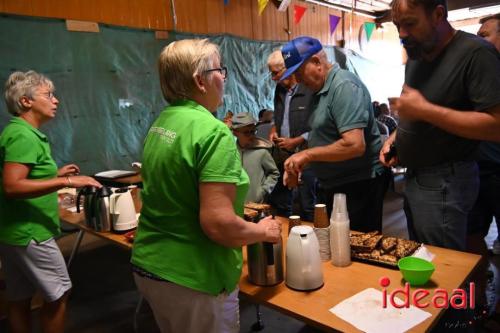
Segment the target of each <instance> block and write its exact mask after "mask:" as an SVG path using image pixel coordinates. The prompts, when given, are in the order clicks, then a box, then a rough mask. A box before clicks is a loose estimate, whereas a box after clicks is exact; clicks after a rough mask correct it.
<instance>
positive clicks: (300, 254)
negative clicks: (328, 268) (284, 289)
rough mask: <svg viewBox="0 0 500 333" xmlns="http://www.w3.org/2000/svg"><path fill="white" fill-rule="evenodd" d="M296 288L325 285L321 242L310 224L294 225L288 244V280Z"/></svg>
mask: <svg viewBox="0 0 500 333" xmlns="http://www.w3.org/2000/svg"><path fill="white" fill-rule="evenodd" d="M285 283H286V285H287V286H288V287H290V288H292V289H295V290H303V291H305V290H314V289H319V288H321V287H322V286H323V269H322V264H321V258H320V256H319V243H318V238H317V237H316V234H315V233H314V231H313V228H311V227H310V226H302V225H301V226H296V227H293V228H292V230H291V231H290V235H289V236H288V242H287V245H286V280H285Z"/></svg>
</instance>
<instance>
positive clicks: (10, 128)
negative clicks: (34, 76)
mask: <svg viewBox="0 0 500 333" xmlns="http://www.w3.org/2000/svg"><path fill="white" fill-rule="evenodd" d="M5 162H15V163H22V164H28V165H30V167H31V171H30V173H29V174H28V178H29V179H34V180H42V179H51V178H54V177H57V165H56V163H55V162H54V160H53V159H52V156H51V153H50V146H49V141H48V139H47V137H46V136H45V134H43V133H42V132H40V131H39V130H38V129H36V128H34V127H33V126H31V125H30V124H29V123H27V122H26V121H25V120H24V119H22V118H19V117H14V118H12V119H11V121H10V122H9V124H8V125H7V126H6V127H5V128H4V130H3V132H2V134H1V135H0V174H1V176H2V179H3V167H4V163H5ZM59 233H60V229H59V210H58V206H57V193H56V192H54V193H50V194H46V195H42V196H39V197H36V198H32V199H8V198H6V197H5V195H4V191H3V186H0V243H4V244H10V245H21V246H25V245H27V244H28V243H29V242H30V241H31V240H32V239H34V240H35V241H37V242H42V241H45V240H47V239H49V238H51V237H54V236H57V235H58V234H59Z"/></svg>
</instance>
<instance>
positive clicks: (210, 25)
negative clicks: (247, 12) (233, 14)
mask: <svg viewBox="0 0 500 333" xmlns="http://www.w3.org/2000/svg"><path fill="white" fill-rule="evenodd" d="M206 1H207V12H206V14H205V15H206V17H207V28H206V32H207V33H209V34H220V33H221V32H224V31H226V15H227V11H226V8H228V7H231V6H235V5H236V4H234V3H231V2H230V3H229V4H228V6H224V2H223V1H219V0H206ZM232 2H234V1H232Z"/></svg>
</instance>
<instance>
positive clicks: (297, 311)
mask: <svg viewBox="0 0 500 333" xmlns="http://www.w3.org/2000/svg"><path fill="white" fill-rule="evenodd" d="M278 218H279V219H280V220H281V221H282V222H283V225H282V230H283V249H286V239H287V233H288V220H287V219H285V218H281V217H278ZM427 248H428V249H429V250H430V251H431V252H432V253H434V254H435V255H436V257H435V259H434V260H433V263H434V265H435V266H436V271H435V272H434V274H433V275H432V277H431V281H430V282H429V283H428V284H427V285H426V286H424V287H423V288H425V289H428V290H429V291H431V295H430V296H428V297H427V298H424V299H423V301H422V302H425V301H428V300H429V299H430V298H431V297H432V290H433V289H435V288H444V289H446V290H447V291H448V293H450V292H451V291H452V290H453V289H455V288H459V287H460V286H462V285H463V284H464V282H465V281H466V279H467V278H468V277H469V276H470V274H471V273H472V271H473V270H474V268H475V267H476V266H477V264H478V263H479V260H480V259H481V256H479V255H475V254H471V253H465V252H459V251H453V250H448V249H444V248H439V247H434V246H427ZM283 253H285V251H283ZM244 258H245V259H244V260H245V264H244V265H243V274H242V277H241V280H240V292H241V293H242V294H243V295H245V296H247V297H248V298H249V299H250V300H251V301H253V302H255V303H259V304H264V305H266V306H269V307H271V308H274V309H276V310H278V311H280V312H282V313H285V314H287V315H290V316H292V317H294V318H297V319H299V320H301V321H303V322H305V323H307V324H309V325H311V326H315V327H317V328H320V329H322V330H325V331H331V330H332V328H333V329H335V330H339V331H343V332H360V331H359V330H357V329H356V328H355V327H354V326H352V325H351V324H349V323H347V322H346V321H344V320H342V319H340V318H339V317H337V316H336V315H334V314H332V313H331V312H330V311H329V309H330V308H332V307H333V306H335V305H337V304H338V303H340V302H341V301H343V300H345V299H346V298H349V297H351V296H353V295H355V294H357V293H358V292H360V291H362V290H364V289H366V288H375V289H378V290H381V289H382V287H380V285H379V279H380V278H381V277H384V276H386V277H388V278H390V280H391V284H390V286H389V287H387V290H388V293H389V292H390V291H392V290H394V289H395V288H401V287H403V285H404V281H403V280H402V276H401V273H400V272H399V270H398V269H390V268H385V267H380V266H376V265H371V264H365V263H360V262H356V261H353V262H352V264H351V265H350V266H348V267H335V266H333V265H332V264H331V263H330V262H324V263H323V277H324V282H325V284H324V286H323V287H322V288H321V289H318V290H316V291H312V292H300V291H294V290H291V289H289V288H288V287H287V286H286V285H285V283H284V282H283V283H281V284H279V285H277V286H273V287H259V286H256V285H253V284H251V283H250V282H248V270H247V267H248V266H247V265H246V256H244ZM283 260H284V264H286V259H285V255H284V258H283ZM411 290H414V288H411ZM424 310H425V311H427V312H430V313H431V314H432V317H430V318H428V319H426V320H425V321H423V322H422V323H420V324H419V325H417V326H415V327H414V328H413V329H412V330H410V331H409V332H426V331H428V330H430V328H431V327H432V326H433V325H434V324H435V323H437V321H438V319H439V317H440V316H441V315H442V314H443V313H444V311H443V309H435V308H433V307H431V306H429V307H428V308H426V309H424Z"/></svg>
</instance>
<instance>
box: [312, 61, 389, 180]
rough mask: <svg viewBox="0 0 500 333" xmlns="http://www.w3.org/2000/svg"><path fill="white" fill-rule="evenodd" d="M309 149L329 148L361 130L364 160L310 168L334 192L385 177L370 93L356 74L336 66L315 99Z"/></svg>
mask: <svg viewBox="0 0 500 333" xmlns="http://www.w3.org/2000/svg"><path fill="white" fill-rule="evenodd" d="M313 108H314V111H313V114H312V115H311V117H310V120H309V121H310V124H311V131H310V132H309V147H318V146H326V145H329V144H332V143H334V142H335V141H337V140H339V139H340V138H341V134H342V133H344V132H347V131H349V130H352V129H357V128H359V129H362V130H363V133H364V138H365V143H366V150H365V153H364V154H363V156H360V157H356V158H353V159H350V160H346V161H339V162H314V163H311V166H312V168H313V170H314V172H315V174H316V177H318V179H319V181H320V183H321V185H322V186H324V187H325V188H331V187H334V186H339V185H342V184H346V183H351V182H355V181H360V180H364V179H370V178H374V177H375V176H376V175H377V174H380V173H382V171H383V166H382V165H381V164H380V162H379V151H380V148H381V145H382V142H381V140H380V133H379V131H378V128H377V125H376V123H375V118H374V115H373V111H372V106H371V98H370V93H369V92H368V90H367V89H366V87H365V85H364V84H363V83H362V82H361V80H359V78H358V77H356V76H355V75H354V74H352V73H350V72H348V71H346V70H343V69H340V67H339V66H338V64H335V65H334V66H333V68H332V69H331V70H330V72H329V73H328V76H327V78H326V81H325V84H324V85H323V88H322V89H321V90H320V91H318V92H317V93H316V96H315V97H314V99H313Z"/></svg>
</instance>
